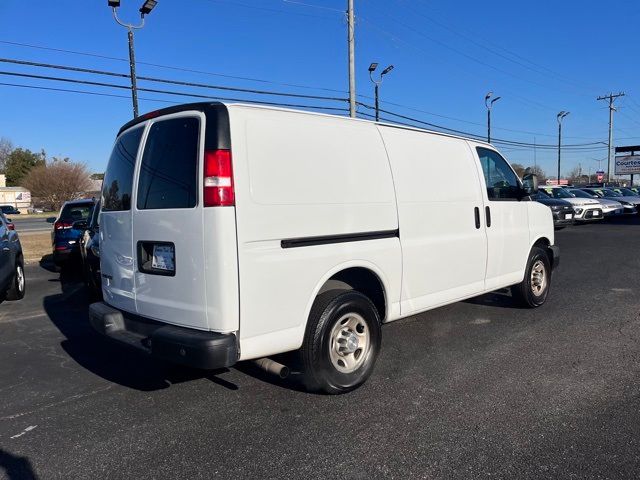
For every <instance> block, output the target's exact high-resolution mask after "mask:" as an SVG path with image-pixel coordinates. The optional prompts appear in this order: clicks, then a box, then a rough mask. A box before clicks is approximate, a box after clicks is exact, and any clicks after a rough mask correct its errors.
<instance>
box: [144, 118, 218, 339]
mask: <svg viewBox="0 0 640 480" xmlns="http://www.w3.org/2000/svg"><path fill="white" fill-rule="evenodd" d="M204 128H205V116H204V114H203V113H202V112H196V111H185V112H180V113H176V114H173V115H167V116H162V117H158V118H156V119H154V120H151V121H150V122H149V126H148V131H147V135H146V140H145V142H144V147H143V151H142V155H141V157H140V160H139V162H138V163H139V167H138V175H137V185H136V189H135V192H136V193H135V202H134V205H133V206H132V211H133V242H132V245H133V256H134V263H135V268H134V272H135V273H134V278H135V288H136V309H137V313H138V314H139V315H142V316H144V317H148V318H152V319H156V320H160V321H164V322H167V323H172V324H176V325H182V326H187V327H191V328H197V329H203V330H206V329H208V324H207V310H206V297H205V293H206V287H205V284H206V282H205V280H206V279H205V255H204V244H203V242H204V239H203V226H202V225H203V209H202V201H201V197H202V195H201V189H200V185H201V181H200V180H199V179H200V178H202V172H201V162H200V159H201V158H202V157H203V155H204V145H203V139H204ZM211 233H212V234H213V233H215V232H211Z"/></svg>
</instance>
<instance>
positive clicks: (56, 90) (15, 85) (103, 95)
mask: <svg viewBox="0 0 640 480" xmlns="http://www.w3.org/2000/svg"><path fill="white" fill-rule="evenodd" d="M0 85H1V86H4V87H19V88H30V89H34V90H47V91H54V92H66V93H80V94H84V95H94V96H98V97H115V98H126V99H127V100H131V96H130V95H116V94H114V93H100V92H87V91H84V90H72V89H69V88H54V87H42V86H37V85H20V84H18V83H4V82H0ZM140 100H145V101H147V102H162V103H173V104H176V103H179V102H172V101H170V100H161V99H158V98H142V97H141V98H140Z"/></svg>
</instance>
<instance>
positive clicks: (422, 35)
mask: <svg viewBox="0 0 640 480" xmlns="http://www.w3.org/2000/svg"><path fill="white" fill-rule="evenodd" d="M384 15H385V17H386V18H388V19H390V20H392V21H394V22H396V23H397V24H399V25H401V26H402V27H404V28H405V29H407V30H409V31H412V32H414V33H415V34H417V35H419V36H421V37H423V38H426V39H427V40H429V41H431V42H433V43H436V44H438V45H440V46H441V47H443V48H445V49H447V50H450V51H452V52H454V53H456V54H458V55H460V56H463V57H465V58H467V59H469V60H471V61H473V62H476V63H478V64H480V65H483V66H485V67H488V68H490V69H492V70H495V71H497V72H499V73H502V74H504V75H508V76H510V77H513V78H516V79H519V80H521V81H524V82H527V83H531V84H533V85H537V86H540V87H546V86H545V85H543V84H541V83H539V82H536V81H534V80H531V79H529V78H527V77H522V76H520V75H517V74H514V73H512V72H509V71H507V70H504V69H502V68H499V67H496V66H495V65H492V64H490V63H487V62H485V61H483V60H480V59H478V58H476V57H475V56H473V55H469V54H468V53H465V52H463V51H461V50H459V49H457V48H455V47H452V46H451V45H449V44H447V43H445V42H443V41H440V40H438V39H435V38H433V37H430V36H429V35H427V34H425V33H424V32H422V31H420V30H417V29H416V28H414V27H412V26H411V25H408V24H407V23H404V22H402V21H400V20H398V19H397V18H394V17H393V16H390V15H389V14H388V13H386V12H384Z"/></svg>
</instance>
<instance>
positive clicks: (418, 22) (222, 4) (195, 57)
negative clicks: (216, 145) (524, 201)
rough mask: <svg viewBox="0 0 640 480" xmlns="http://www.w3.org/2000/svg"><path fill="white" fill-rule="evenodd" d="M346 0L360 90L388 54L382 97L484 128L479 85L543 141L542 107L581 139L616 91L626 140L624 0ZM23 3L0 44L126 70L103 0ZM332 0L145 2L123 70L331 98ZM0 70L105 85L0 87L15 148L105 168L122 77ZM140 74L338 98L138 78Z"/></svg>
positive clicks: (35, 57) (366, 88)
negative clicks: (352, 19)
mask: <svg viewBox="0 0 640 480" xmlns="http://www.w3.org/2000/svg"><path fill="white" fill-rule="evenodd" d="M141 3H142V0H122V7H121V8H120V15H121V16H122V17H123V18H124V19H128V20H132V21H137V20H138V14H137V9H138V8H139V7H140V4H141ZM355 4H356V17H357V26H356V72H357V73H356V80H357V87H358V94H359V95H362V96H363V97H361V98H360V100H361V101H362V102H364V103H370V102H371V100H370V99H369V98H368V97H370V96H371V94H372V85H371V83H370V81H369V79H368V74H367V67H368V66H369V63H370V62H372V61H377V62H379V63H380V64H381V66H386V65H387V64H393V65H395V70H394V71H393V72H392V73H390V74H389V75H388V77H386V79H385V82H384V84H383V86H382V90H381V93H382V100H383V108H385V109H387V110H392V111H394V112H398V113H401V114H403V115H409V116H412V117H416V118H419V119H421V120H423V121H426V122H431V123H434V124H438V125H442V126H445V127H448V128H453V129H458V130H462V131H465V132H470V133H475V134H480V135H484V134H485V132H486V126H485V125H486V123H485V122H486V110H485V107H484V95H485V94H486V93H487V92H488V91H494V92H495V94H496V95H500V96H501V97H502V99H501V100H500V101H499V102H497V103H496V104H495V107H494V111H493V117H492V123H493V127H494V128H493V137H496V138H500V139H508V140H515V141H520V142H525V143H533V142H534V139H535V142H536V143H537V144H555V143H556V142H557V123H556V114H557V113H558V112H559V111H560V110H569V111H570V112H571V114H570V115H569V116H568V117H567V118H566V119H565V123H564V128H563V134H564V137H563V138H564V143H567V144H583V143H592V142H599V141H606V139H607V124H608V112H607V108H606V105H605V103H604V102H598V101H596V97H597V96H599V95H603V94H606V93H608V92H610V91H613V92H617V91H619V90H623V91H625V92H626V93H627V96H626V97H624V98H621V99H618V101H617V103H616V105H617V106H618V107H619V110H618V113H616V115H615V131H614V133H615V144H618V145H620V144H637V143H640V84H639V78H640V64H639V63H638V61H637V58H638V41H637V33H636V32H635V31H634V29H633V28H632V25H634V24H637V23H638V20H640V4H639V3H638V2H637V1H632V0H627V1H616V0H612V1H610V2H607V3H606V10H605V9H604V7H605V5H604V4H603V3H602V2H598V1H595V0H586V1H581V2H575V1H572V2H568V1H565V2H558V1H557V0H556V1H553V2H552V1H545V0H542V1H538V2H513V1H506V0H499V1H485V2H475V1H473V2H472V1H462V2H436V1H430V0H355ZM33 5H34V2H24V1H23V0H2V2H1V3H0V57H2V58H8V59H19V60H28V61H33V62H41V63H51V64H59V65H70V66H76V67H83V68H91V69H100V70H107V71H113V72H120V73H128V62H127V61H126V58H127V44H126V30H125V29H124V28H122V27H120V26H118V25H117V24H116V23H115V22H114V20H113V18H112V17H111V12H110V9H109V8H108V7H107V0H91V1H87V0H82V1H81V0H58V1H56V2H37V3H36V4H35V5H36V6H35V7H34V6H33ZM345 5H346V0H181V1H179V2H178V1H175V0H159V1H158V6H157V7H156V9H155V10H154V11H153V12H152V14H151V15H150V16H149V17H148V18H147V25H146V26H145V28H144V29H143V30H140V31H137V32H136V57H137V60H138V62H139V64H138V75H143V76H144V75H146V76H151V77H161V78H167V79H173V80H181V81H190V82H199V83H206V84H213V85H218V86H230V87H241V88H250V89H263V90H270V91H280V92H288V93H301V94H310V95H324V96H331V97H334V96H335V97H339V98H342V97H346V96H347V94H346V90H347V85H348V83H347V63H346V62H347V54H346V24H345V20H344V13H343V11H344V9H345ZM625 25H628V27H625ZM9 42H12V43H9ZM16 43H18V44H28V45H32V46H38V47H46V48H49V49H57V50H60V51H54V50H46V49H42V48H32V47H25V46H19V45H16ZM62 50H68V51H75V52H82V53H86V54H91V55H79V54H72V53H66V52H63V51H62ZM92 55H98V56H92ZM103 57H112V58H113V59H110V58H103ZM150 64H154V65H155V66H154V65H150ZM159 65H162V66H164V67H160V66H159ZM166 67H174V68H180V69H186V70H192V71H185V70H176V69H170V68H166ZM0 70H2V71H3V72H18V73H28V74H36V75H50V76H57V77H65V78H73V79H83V80H91V81H99V82H100V81H101V82H107V83H114V84H119V85H127V81H126V79H118V78H115V79H114V78H109V77H97V76H95V75H89V74H83V73H75V72H65V71H59V70H58V71H56V70H50V69H44V68H35V67H27V66H20V65H15V64H9V63H3V64H2V65H1V66H0ZM193 70H197V71H199V72H202V73H196V72H193ZM205 72H206V73H205ZM234 77H238V78H234ZM240 77H242V78H240ZM243 78H244V79H243ZM247 78H250V79H256V80H260V81H253V80H247ZM0 83H12V84H19V85H29V86H39V87H47V88H59V89H73V90H80V91H85V92H94V93H101V94H109V95H117V96H116V97H107V96H97V95H85V94H78V93H69V92H58V91H48V90H38V89H31V88H23V87H15V86H7V85H0V112H1V114H0V136H2V137H7V138H9V139H10V140H12V141H13V143H14V144H15V145H17V146H22V147H26V148H29V149H32V150H39V149H40V148H44V149H45V150H46V151H47V153H48V154H49V155H51V156H53V155H55V156H68V157H70V158H71V159H73V160H76V161H82V162H86V163H87V164H88V166H89V168H90V169H91V170H92V171H103V170H104V168H105V165H106V160H107V158H108V155H109V151H110V149H111V145H112V142H113V138H114V135H115V133H116V132H117V129H118V127H119V126H120V125H121V124H123V123H125V122H126V121H128V120H129V119H130V117H131V101H130V99H129V97H128V92H127V90H121V89H116V88H104V87H97V86H87V85H72V84H68V83H66V84H65V83H62V82H52V81H46V80H40V79H29V78H21V77H15V76H7V75H0ZM292 85H298V87H294V86H292ZM139 86H140V87H143V88H144V87H146V88H159V89H167V90H174V91H180V92H185V93H197V94H200V95H210V96H216V95H220V96H229V97H234V98H242V99H262V100H267V101H274V100H275V101H279V100H282V101H285V102H289V103H305V104H309V105H324V106H328V105H331V106H334V107H344V106H346V104H345V103H344V102H329V101H319V100H301V99H284V100H283V99H281V98H278V97H274V96H268V97H264V96H258V95H251V94H246V93H237V92H223V91H218V90H209V89H203V88H197V89H196V88H185V87H178V86H173V85H159V84H156V83H150V82H144V81H140V82H139ZM302 87H305V88H302ZM308 87H312V88H308ZM121 97H123V98H121ZM140 97H141V98H142V99H141V100H140V110H141V112H145V111H150V110H155V109H157V108H160V107H163V106H166V105H169V103H165V102H167V101H168V102H174V103H181V102H188V101H197V99H189V98H186V97H178V96H170V95H167V94H158V93H149V92H141V93H140ZM385 102H392V103H393V104H395V105H393V104H390V103H385ZM360 110H361V111H362V112H363V113H371V112H370V111H369V110H367V109H365V108H361V109H360ZM582 148H588V149H584V150H577V149H574V150H571V151H569V150H567V151H564V152H563V168H562V170H563V174H564V173H566V172H568V171H569V170H570V169H571V168H573V167H575V166H577V165H578V163H580V164H581V165H582V168H583V171H584V173H588V171H589V169H590V170H591V171H595V170H596V169H597V166H598V162H597V159H603V158H606V154H607V152H606V146H604V145H602V144H597V145H595V146H590V147H582ZM501 151H503V153H504V154H505V155H506V156H507V157H508V158H509V159H510V160H511V161H512V162H518V163H522V164H525V165H530V164H533V161H534V151H533V149H532V148H531V147H522V148H514V147H505V148H501ZM556 155H557V154H556V150H554V149H541V148H539V149H537V151H536V155H535V156H536V161H537V163H538V164H539V165H540V166H542V167H543V168H544V169H545V170H546V171H547V173H548V174H551V173H553V172H554V171H555V169H556ZM602 166H604V162H602Z"/></svg>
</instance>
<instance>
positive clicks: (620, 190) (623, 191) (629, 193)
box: [616, 188, 637, 197]
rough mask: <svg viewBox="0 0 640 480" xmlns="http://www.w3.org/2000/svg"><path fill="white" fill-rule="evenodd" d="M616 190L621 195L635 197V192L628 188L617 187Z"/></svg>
mask: <svg viewBox="0 0 640 480" xmlns="http://www.w3.org/2000/svg"><path fill="white" fill-rule="evenodd" d="M616 192H618V193H621V194H622V196H623V197H637V195H636V192H634V191H633V190H629V189H628V188H617V189H616Z"/></svg>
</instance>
